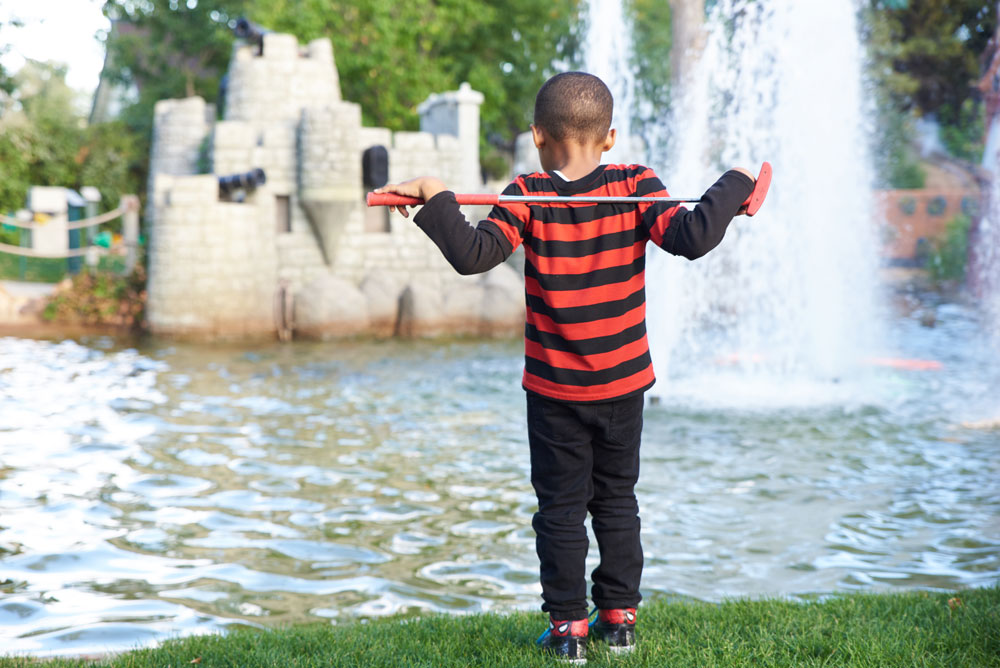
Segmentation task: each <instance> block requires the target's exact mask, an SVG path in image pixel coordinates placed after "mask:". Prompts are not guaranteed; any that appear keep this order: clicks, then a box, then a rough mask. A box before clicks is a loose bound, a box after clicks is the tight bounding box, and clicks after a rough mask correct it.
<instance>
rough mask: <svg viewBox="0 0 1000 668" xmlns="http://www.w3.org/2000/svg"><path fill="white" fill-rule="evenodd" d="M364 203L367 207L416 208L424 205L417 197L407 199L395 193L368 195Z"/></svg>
mask: <svg viewBox="0 0 1000 668" xmlns="http://www.w3.org/2000/svg"><path fill="white" fill-rule="evenodd" d="M365 201H366V202H367V203H368V206H418V205H420V204H423V203H424V200H422V199H420V198H419V197H407V196H406V195H397V194H395V193H368V195H367V196H366V197H365Z"/></svg>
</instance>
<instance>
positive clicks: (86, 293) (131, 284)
mask: <svg viewBox="0 0 1000 668" xmlns="http://www.w3.org/2000/svg"><path fill="white" fill-rule="evenodd" d="M145 309H146V272H145V270H144V269H143V266H142V264H139V265H137V266H136V269H135V271H133V272H132V274H131V275H130V276H119V275H117V274H113V273H110V272H107V271H98V272H95V273H90V272H87V271H83V272H80V273H79V274H77V275H76V276H74V277H73V280H72V284H71V286H70V287H69V289H67V290H64V291H60V292H59V293H57V294H56V295H55V296H53V297H52V298H51V299H50V300H49V302H48V304H46V306H45V309H44V311H42V317H43V318H44V319H45V320H48V321H50V322H56V323H59V324H66V325H91V326H93V325H97V326H113V327H120V328H122V329H128V330H137V329H140V328H141V327H142V326H143V318H144V313H145Z"/></svg>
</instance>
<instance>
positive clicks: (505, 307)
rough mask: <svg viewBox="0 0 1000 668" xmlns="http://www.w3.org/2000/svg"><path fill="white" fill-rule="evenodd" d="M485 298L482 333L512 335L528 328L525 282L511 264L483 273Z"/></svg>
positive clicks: (481, 322) (481, 323)
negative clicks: (525, 322)
mask: <svg viewBox="0 0 1000 668" xmlns="http://www.w3.org/2000/svg"><path fill="white" fill-rule="evenodd" d="M482 285H483V300H482V304H481V311H480V312H481V315H482V319H481V321H480V328H479V333H480V334H482V335H484V336H512V335H515V334H518V333H520V332H522V331H523V330H524V283H523V282H522V281H521V277H520V276H518V274H517V271H516V270H514V269H513V268H512V267H510V266H509V265H507V264H501V265H500V266H498V267H497V268H496V269H493V270H492V271H490V272H488V273H487V274H485V275H484V276H483V282H482Z"/></svg>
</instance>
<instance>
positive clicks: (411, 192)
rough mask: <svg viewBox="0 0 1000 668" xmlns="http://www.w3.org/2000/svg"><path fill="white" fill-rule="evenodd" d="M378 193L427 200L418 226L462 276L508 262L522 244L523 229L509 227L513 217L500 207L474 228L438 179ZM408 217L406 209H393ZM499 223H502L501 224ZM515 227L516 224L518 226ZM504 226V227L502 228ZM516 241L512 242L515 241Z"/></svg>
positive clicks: (415, 219) (418, 213) (408, 184)
mask: <svg viewBox="0 0 1000 668" xmlns="http://www.w3.org/2000/svg"><path fill="white" fill-rule="evenodd" d="M375 192H377V193H383V192H386V193H396V194H398V195H407V196H409V197H419V198H421V199H423V200H424V204H423V208H422V209H420V211H419V212H417V215H415V216H414V217H413V222H414V223H416V224H417V227H419V228H420V229H422V230H423V231H424V233H425V234H426V235H427V236H428V237H430V239H431V241H433V242H434V243H435V244H436V245H437V247H438V248H439V249H440V250H441V254H442V255H444V257H445V259H446V260H448V262H449V263H450V264H451V266H452V267H454V269H455V271H457V272H458V273H460V274H463V275H468V274H481V273H483V272H486V271H489V270H490V269H492V268H493V267H495V266H497V265H498V264H500V263H501V262H503V261H504V260H506V259H507V258H508V257H509V256H510V254H511V253H513V252H514V248H515V247H516V245H517V243H518V242H519V241H520V239H519V233H520V229H517V228H515V226H514V225H510V224H508V222H507V220H506V219H510V220H513V217H512V216H510V215H509V214H508V212H506V211H499V212H498V209H501V208H502V207H500V206H497V207H494V208H493V211H491V212H490V218H489V219H487V220H484V221H482V222H480V223H479V226H478V227H472V226H471V225H470V224H469V222H468V221H467V220H466V218H465V216H464V215H463V214H462V210H461V209H460V208H459V206H458V202H457V201H456V200H455V193H453V192H451V191H450V190H447V189H446V187H445V185H444V184H443V183H442V182H441V181H438V180H437V179H433V178H429V177H422V178H418V179H413V180H412V181H406V182H404V183H400V184H393V185H387V186H384V187H382V188H379V189H378V190H376V191H375ZM392 208H396V209H398V210H399V212H400V213H401V214H402V215H403V216H404V217H405V216H406V215H407V212H406V207H405V206H399V207H392ZM498 223H499V224H498ZM515 224H516V223H515ZM501 225H503V226H504V228H508V229H501ZM512 238H513V240H512Z"/></svg>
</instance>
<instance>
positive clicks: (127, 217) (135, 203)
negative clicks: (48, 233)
mask: <svg viewBox="0 0 1000 668" xmlns="http://www.w3.org/2000/svg"><path fill="white" fill-rule="evenodd" d="M138 215H139V198H138V197H136V196H135V195H123V196H122V200H121V204H120V205H119V206H118V207H117V208H116V209H112V210H111V211H108V212H106V213H102V214H100V215H97V216H92V217H90V218H84V219H81V220H73V221H65V219H63V221H60V226H61V229H64V230H66V231H67V232H70V231H73V230H79V229H83V228H87V227H96V226H97V225H101V224H103V223H107V222H110V221H112V220H115V219H116V218H122V219H123V221H122V222H123V225H124V228H125V230H124V234H125V239H124V243H123V244H121V246H123V247H124V248H125V251H126V255H127V260H126V267H127V268H128V270H131V267H132V266H134V264H135V256H136V252H137V247H138V245H139V240H138V237H139V227H138ZM0 223H2V224H3V225H10V226H13V227H19V228H21V229H26V230H42V229H44V228H45V227H46V226H47V225H48V222H41V221H21V220H18V219H17V218H15V217H12V216H6V215H0ZM119 247H120V246H118V247H116V248H106V247H104V246H99V245H96V244H95V245H90V246H85V247H83V248H66V249H64V250H59V251H57V252H51V251H39V250H35V249H34V248H29V247H25V246H14V245H12V244H6V243H2V242H0V252H2V253H10V254H11V255H19V256H21V257H28V258H38V259H46V260H58V259H66V258H76V257H88V258H97V257H99V256H101V255H106V254H109V253H112V252H114V251H115V250H117V248H119ZM89 261H90V260H88V262H89ZM93 261H94V262H96V259H94V260H93Z"/></svg>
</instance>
